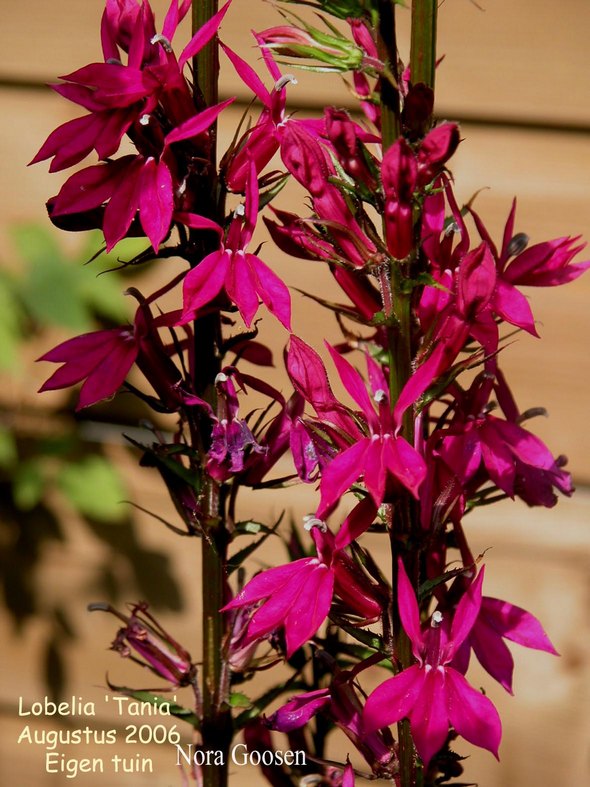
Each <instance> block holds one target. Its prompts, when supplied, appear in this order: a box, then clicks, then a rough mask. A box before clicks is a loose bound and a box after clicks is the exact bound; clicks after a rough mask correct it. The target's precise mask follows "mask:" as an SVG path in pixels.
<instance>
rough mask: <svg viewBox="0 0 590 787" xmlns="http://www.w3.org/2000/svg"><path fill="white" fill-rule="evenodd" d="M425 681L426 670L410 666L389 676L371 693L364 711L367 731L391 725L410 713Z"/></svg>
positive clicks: (364, 723) (364, 724) (364, 722)
mask: <svg viewBox="0 0 590 787" xmlns="http://www.w3.org/2000/svg"><path fill="white" fill-rule="evenodd" d="M423 683H424V671H423V670H421V669H420V668H419V667H418V666H413V667H409V668H408V669H405V670H403V671H402V672H400V673H399V674H398V675H395V676H394V677H393V678H389V679H388V680H386V681H385V682H384V683H382V684H381V685H380V686H377V688H376V689H375V690H374V691H373V692H372V693H371V694H370V695H369V697H368V698H367V702H366V704H365V709H364V711H363V726H364V729H365V732H367V733H371V732H374V731H375V730H378V729H380V728H381V727H389V725H390V724H395V722H396V721H399V720H400V719H403V718H404V717H407V716H409V715H410V713H411V710H412V708H413V707H414V704H415V702H416V699H417V697H418V695H419V693H420V690H421V688H422V685H423Z"/></svg>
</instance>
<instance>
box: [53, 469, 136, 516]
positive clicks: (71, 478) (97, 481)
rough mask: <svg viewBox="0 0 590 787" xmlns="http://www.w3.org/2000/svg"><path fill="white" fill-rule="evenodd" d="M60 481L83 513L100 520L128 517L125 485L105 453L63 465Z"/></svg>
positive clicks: (70, 498)
mask: <svg viewBox="0 0 590 787" xmlns="http://www.w3.org/2000/svg"><path fill="white" fill-rule="evenodd" d="M58 484H59V486H60V488H61V490H62V492H63V493H64V494H65V496H66V497H67V498H68V500H69V501H70V503H72V505H73V506H74V507H75V508H77V509H78V511H80V513H81V514H84V515H85V516H88V517H90V518H91V519H96V520H98V521H99V522H107V523H108V522H121V521H122V520H123V519H125V517H126V510H125V507H124V506H123V505H122V501H123V500H124V498H125V496H126V495H125V488H124V487H123V484H122V482H121V479H120V477H119V474H118V473H117V471H116V470H115V469H114V468H113V467H112V465H110V464H109V462H108V461H107V460H106V459H105V458H104V457H102V456H89V457H86V458H85V459H83V460H82V461H81V462H77V463H76V464H75V465H74V464H68V465H64V466H63V467H62V468H61V470H60V472H59V476H58Z"/></svg>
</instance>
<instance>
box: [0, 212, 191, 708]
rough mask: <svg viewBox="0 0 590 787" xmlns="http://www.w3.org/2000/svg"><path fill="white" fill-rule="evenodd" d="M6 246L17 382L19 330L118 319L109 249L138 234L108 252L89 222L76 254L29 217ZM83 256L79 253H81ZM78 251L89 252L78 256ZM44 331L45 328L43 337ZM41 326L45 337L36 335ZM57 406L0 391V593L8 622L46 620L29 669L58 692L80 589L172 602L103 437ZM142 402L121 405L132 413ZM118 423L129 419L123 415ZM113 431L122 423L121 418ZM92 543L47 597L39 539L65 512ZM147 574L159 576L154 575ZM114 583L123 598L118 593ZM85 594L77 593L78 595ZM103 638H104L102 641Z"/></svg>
mask: <svg viewBox="0 0 590 787" xmlns="http://www.w3.org/2000/svg"><path fill="white" fill-rule="evenodd" d="M12 236H13V240H14V252H15V256H14V257H13V258H11V259H10V260H9V263H10V264H5V265H4V266H3V267H2V268H0V375H1V378H0V379H3V382H4V385H3V386H2V387H3V389H4V390H6V389H7V387H8V386H7V385H6V383H8V382H12V383H13V385H14V387H15V388H16V389H17V390H18V386H23V385H27V362H26V361H25V360H24V359H25V358H26V357H29V358H30V356H31V352H26V350H27V345H28V344H29V342H31V341H33V340H35V342H36V346H41V347H43V351H47V350H48V349H50V347H51V346H52V343H55V333H56V329H57V330H59V329H62V330H63V333H64V336H63V338H64V339H65V338H69V337H70V336H73V335H76V334H80V333H85V332H88V331H92V330H97V329H99V328H104V327H111V326H113V325H120V324H123V323H125V322H126V321H127V320H128V317H129V313H130V309H131V308H132V305H131V304H128V302H127V299H126V298H125V297H124V296H123V294H122V293H123V291H124V290H125V289H126V287H127V286H128V283H127V282H128V280H129V277H130V276H134V277H136V276H137V271H136V270H134V269H133V268H121V266H120V263H119V259H120V258H123V259H129V258H132V257H134V256H135V255H136V254H137V253H138V252H139V251H141V249H142V247H143V246H145V242H142V241H138V240H130V241H125V242H123V243H121V244H119V246H118V247H117V249H116V250H115V251H114V252H113V253H111V254H109V255H107V254H100V256H97V251H99V250H100V248H101V246H100V244H101V241H100V236H99V235H98V234H94V235H92V236H91V237H90V239H89V240H88V239H87V241H86V244H85V246H84V247H83V248H82V249H81V250H80V251H79V252H78V253H76V254H68V253H66V252H65V251H64V250H63V248H62V247H61V245H60V244H59V243H58V242H57V241H56V239H55V238H56V236H55V234H54V233H53V232H52V231H51V230H49V229H43V228H41V227H39V226H36V225H24V226H20V227H18V228H15V229H14V231H13V233H12ZM89 261H90V262H89ZM85 263H89V264H85ZM49 332H51V334H52V337H53V338H52V339H50V338H49ZM45 337H46V338H47V341H46V342H44V339H45ZM76 398H77V397H73V398H71V401H70V403H69V404H66V405H65V406H63V405H62V406H60V408H59V410H58V411H55V412H49V413H48V412H47V408H46V403H45V404H44V407H43V410H42V411H41V410H36V408H33V409H32V410H31V409H30V408H29V410H27V409H26V408H25V407H23V406H21V407H19V409H18V412H16V413H15V412H14V411H13V410H12V409H11V407H10V403H9V401H8V400H7V399H4V401H3V400H2V396H1V395H0V571H1V576H2V590H3V596H4V604H5V607H6V609H7V610H8V612H9V614H10V615H11V617H12V619H13V621H14V624H15V628H16V630H17V631H22V630H23V629H24V627H25V625H26V624H27V622H28V621H29V620H31V619H33V618H42V619H43V621H44V623H45V629H44V630H45V632H46V637H45V647H44V653H43V657H42V663H41V664H40V669H41V670H42V671H43V674H44V676H45V680H46V684H47V688H48V691H49V693H50V694H52V695H53V696H54V697H56V698H57V697H60V696H63V693H64V691H65V689H66V684H67V658H66V652H67V647H68V643H70V642H71V641H72V640H73V639H74V638H75V637H76V631H75V627H74V625H73V623H72V619H73V615H72V612H73V610H74V609H80V608H82V609H83V608H85V604H86V602H87V600H88V598H87V595H88V593H93V594H96V596H97V597H99V598H100V597H102V598H106V599H107V600H108V601H110V602H111V603H115V602H117V601H120V600H125V601H127V600H131V599H132V598H133V597H134V596H136V595H140V597H141V598H142V599H144V600H146V601H148V602H149V603H150V604H151V605H152V606H153V607H154V608H156V609H157V608H160V609H169V610H179V609H180V608H181V607H182V599H181V596H180V590H179V587H178V585H177V583H176V580H175V578H174V576H173V574H172V571H171V566H170V564H169V560H168V557H167V556H166V555H165V554H162V553H160V552H156V551H152V550H147V549H146V548H145V547H144V546H143V545H142V544H141V542H140V540H139V539H138V537H137V525H136V522H135V509H134V508H133V506H132V505H131V504H129V503H127V502H126V501H128V500H129V494H128V492H127V490H126V485H125V483H124V480H123V478H122V477H121V474H120V472H119V470H118V468H117V467H116V466H115V465H114V464H113V463H112V460H111V458H110V455H109V450H108V445H107V443H106V441H105V440H101V438H100V436H98V437H96V438H93V440H92V441H89V440H88V439H84V436H83V434H84V433H83V430H82V429H81V427H83V425H84V421H85V419H87V418H88V417H95V414H93V413H88V412H85V413H83V414H75V413H74V410H73V405H74V403H75V400H76ZM141 415H142V414H139V415H138V414H137V413H136V414H135V417H134V416H133V415H131V420H132V421H136V420H137V418H139V417H140V416H141ZM119 418H120V410H119V409H117V408H116V407H111V406H110V403H107V404H105V405H101V407H100V420H101V421H102V422H103V423H104V422H105V421H106V422H111V423H113V422H114V423H116V424H117V423H119ZM127 423H129V420H128V421H127ZM120 428H121V431H124V428H125V424H120ZM73 512H75V513H76V519H75V520H74V521H77V522H80V523H81V525H82V526H83V527H84V528H85V531H86V535H87V537H88V538H89V539H90V540H91V541H94V542H95V543H96V544H97V547H98V546H99V545H100V549H97V553H96V554H97V555H100V556H101V558H100V560H99V561H97V563H96V565H95V569H94V570H93V572H92V574H91V575H89V576H88V577H86V579H85V586H84V588H80V594H74V597H72V594H71V592H69V591H68V593H66V591H65V589H64V591H63V593H60V589H59V588H57V589H56V588H53V589H52V593H51V599H52V600H51V601H48V600H47V598H46V597H45V595H44V593H43V588H42V587H41V586H40V584H39V575H40V572H41V569H42V567H43V561H44V559H45V558H46V557H47V547H48V546H49V545H50V544H51V543H54V544H56V543H57V544H62V545H64V546H66V540H67V533H68V528H67V527H66V526H65V522H63V521H62V518H63V517H64V516H69V514H70V513H73ZM154 576H157V577H158V582H154V581H153V580H154ZM123 594H124V598H122V596H123ZM85 596H86V597H85ZM104 644H105V646H106V645H107V644H108V643H104Z"/></svg>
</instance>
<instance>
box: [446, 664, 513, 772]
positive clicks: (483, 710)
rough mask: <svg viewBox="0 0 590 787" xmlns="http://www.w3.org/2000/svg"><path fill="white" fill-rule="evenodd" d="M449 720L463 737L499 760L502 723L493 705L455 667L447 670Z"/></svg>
mask: <svg viewBox="0 0 590 787" xmlns="http://www.w3.org/2000/svg"><path fill="white" fill-rule="evenodd" d="M445 672H446V678H447V680H446V684H447V695H448V703H449V720H450V722H451V724H452V725H453V727H454V728H455V729H456V730H457V732H458V733H459V735H462V736H463V737H464V738H465V740H467V741H469V743H473V744H474V746H481V747H482V748H483V749H487V750H488V751H491V752H492V754H493V755H494V757H496V758H498V747H499V746H500V740H501V738H502V722H501V721H500V717H499V716H498V711H497V710H496V708H495V707H494V705H493V703H492V702H491V701H490V700H489V699H488V698H487V697H485V696H484V695H483V694H480V692H479V691H476V690H475V689H474V688H473V687H472V686H470V685H469V683H468V682H467V681H466V680H465V678H464V677H463V675H461V674H460V673H458V672H457V671H456V670H454V669H453V668H452V667H447V668H446V670H445Z"/></svg>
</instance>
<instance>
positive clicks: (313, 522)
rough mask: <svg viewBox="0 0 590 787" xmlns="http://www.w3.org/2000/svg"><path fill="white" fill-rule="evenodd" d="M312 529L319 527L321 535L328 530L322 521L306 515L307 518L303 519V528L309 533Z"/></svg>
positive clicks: (311, 515)
mask: <svg viewBox="0 0 590 787" xmlns="http://www.w3.org/2000/svg"><path fill="white" fill-rule="evenodd" d="M314 527H319V529H320V530H321V531H322V533H325V532H326V531H327V530H328V525H327V524H326V523H325V522H324V521H323V520H322V519H318V518H317V516H313V514H308V515H307V516H304V517H303V528H304V530H307V531H308V532H310V531H311V530H313V529H314Z"/></svg>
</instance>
